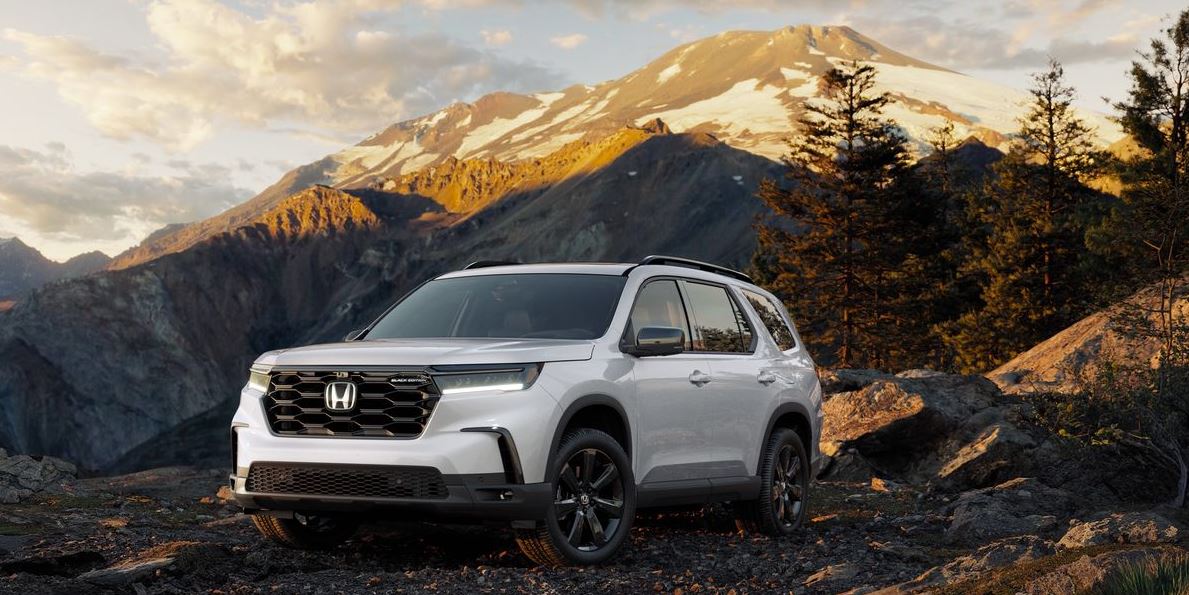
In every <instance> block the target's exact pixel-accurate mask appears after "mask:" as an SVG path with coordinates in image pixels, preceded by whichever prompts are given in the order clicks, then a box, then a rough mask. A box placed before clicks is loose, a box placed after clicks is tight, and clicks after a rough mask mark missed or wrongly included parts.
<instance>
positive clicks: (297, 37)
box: [3, 0, 560, 150]
mask: <svg viewBox="0 0 1189 595" xmlns="http://www.w3.org/2000/svg"><path fill="white" fill-rule="evenodd" d="M476 1H482V0H421V1H420V2H419V4H421V5H422V6H424V7H426V8H427V9H439V8H445V7H449V6H456V5H472V4H475V2H476ZM400 4H401V3H400V2H396V1H394V0H337V1H326V2H316V3H315V2H309V3H300V4H273V5H268V6H270V8H268V10H266V12H265V13H264V14H263V15H262V16H253V15H252V14H249V13H247V12H241V11H239V10H237V9H235V8H232V7H231V6H227V5H223V4H221V3H219V2H217V1H216V0H154V1H152V2H150V3H149V4H148V5H147V7H146V10H145V18H146V22H147V24H148V28H149V31H150V33H151V34H152V35H153V36H154V37H155V38H156V40H157V43H158V44H159V46H160V48H161V49H162V50H163V51H164V55H163V56H159V57H157V58H155V59H146V58H143V57H137V58H134V57H131V56H124V55H115V54H111V53H107V52H103V51H101V50H98V49H96V48H95V47H93V46H91V45H89V44H88V43H86V42H84V41H81V40H78V39H74V38H70V37H60V36H43V35H37V34H33V33H27V32H23V31H17V30H13V29H6V30H4V32H3V38H4V39H7V40H9V41H12V42H15V43H16V44H18V45H19V46H20V47H21V48H22V49H23V54H24V55H23V56H22V57H20V60H21V66H20V71H21V72H23V73H25V74H26V75H28V76H31V77H34V78H39V79H44V80H48V81H51V82H53V83H55V84H56V86H57V89H58V92H59V94H61V96H62V97H64V98H65V99H66V100H67V101H68V102H70V103H73V104H75V105H77V106H79V107H80V108H81V109H82V110H83V111H84V113H85V114H86V116H87V118H88V119H89V120H90V122H91V123H92V124H93V125H94V126H95V127H97V128H98V129H99V130H100V131H101V132H103V133H104V134H106V135H108V136H111V137H114V138H117V139H130V138H136V137H144V138H148V139H151V140H154V141H157V142H160V143H162V144H164V145H165V146H167V147H169V148H172V149H175V150H185V149H188V148H192V147H194V146H195V145H197V144H198V143H200V142H201V141H202V140H204V139H206V138H207V137H208V136H210V135H211V134H212V132H213V131H214V130H215V129H216V128H217V127H219V126H220V125H226V124H231V125H240V126H252V127H261V128H264V127H272V128H286V127H295V126H296V127H298V128H304V129H306V130H308V131H311V132H315V133H318V134H326V135H338V136H343V135H346V136H363V135H366V134H368V133H370V132H373V131H374V130H375V129H377V128H379V127H381V126H383V125H385V124H388V123H391V122H392V121H394V120H399V119H404V118H408V117H413V116H416V115H419V114H421V113H424V112H427V111H430V110H431V109H433V108H436V107H438V106H440V105H441V104H442V103H445V102H448V101H450V100H453V99H458V98H463V97H469V96H473V95H475V94H479V93H484V92H487V91H492V90H496V89H508V90H538V89H541V88H547V87H550V86H553V85H555V84H557V83H559V82H560V81H559V80H558V78H559V77H558V76H557V75H556V74H554V73H552V72H551V71H548V70H546V69H545V68H543V67H541V66H539V65H536V64H532V63H523V62H515V61H509V60H506V59H501V58H499V57H497V56H494V55H492V54H489V53H487V52H483V51H479V50H476V49H474V48H471V47H467V46H465V45H462V44H459V43H458V42H456V41H454V40H452V39H450V38H448V37H445V36H443V35H440V34H435V33H405V32H402V31H399V30H398V31H383V30H376V28H375V23H376V22H377V21H378V19H377V18H376V16H375V15H376V13H377V12H378V11H387V10H393V9H395V8H397V7H399V5H400ZM311 123H316V124H314V125H311Z"/></svg>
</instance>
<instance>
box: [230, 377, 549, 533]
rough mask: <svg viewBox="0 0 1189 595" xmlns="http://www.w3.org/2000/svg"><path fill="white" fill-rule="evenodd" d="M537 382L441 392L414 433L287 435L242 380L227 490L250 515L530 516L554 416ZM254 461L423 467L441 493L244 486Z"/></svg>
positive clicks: (545, 490)
mask: <svg viewBox="0 0 1189 595" xmlns="http://www.w3.org/2000/svg"><path fill="white" fill-rule="evenodd" d="M543 385H544V383H542V382H537V383H536V384H534V385H533V386H532V387H530V388H529V389H526V390H523V391H514V392H505V393H498V394H491V393H474V394H462V395H451V396H448V397H443V398H442V399H441V400H440V401H439V402H438V404H437V405H436V407H435V409H434V411H433V414H432V415H431V416H430V418H429V421H428V423H427V424H426V426H425V429H424V431H423V432H422V433H421V435H419V436H417V437H415V438H403V439H402V438H357V437H323V436H288V435H278V434H276V433H274V432H273V431H272V430H271V429H270V427H269V425H268V421H267V419H266V418H265V415H264V408H263V405H262V403H261V397H262V396H263V395H262V394H261V392H260V391H258V390H254V389H252V388H248V387H245V388H244V390H243V391H242V393H241V395H240V407H239V409H238V410H237V411H236V414H235V417H234V419H233V420H232V424H231V426H232V427H231V432H232V451H233V452H232V456H233V458H234V465H235V473H233V474H232V475H231V477H230V483H231V488H232V491H233V494H234V497H235V500H236V502H238V503H239V504H240V505H241V506H243V507H244V508H245V509H248V510H250V511H253V512H272V513H275V514H286V513H291V512H294V511H296V512H315V511H322V512H330V511H334V512H365V513H367V514H370V515H377V516H396V517H400V516H410V517H417V518H426V517H428V518H433V519H435V520H442V521H450V520H454V519H457V520H462V521H472V520H512V521H520V520H539V519H543V518H544V515H545V510H546V509H547V508H548V506H549V505H550V503H552V500H553V499H552V494H551V493H550V489H549V487H548V485H547V484H544V483H542V482H543V481H544V471H545V462H546V458H547V453H548V450H549V447H550V445H549V443H548V441H549V439H550V438H551V433H550V432H543V431H541V428H552V427H555V426H556V425H557V423H558V421H559V419H560V417H561V411H560V409H559V407H558V405H557V401H556V400H555V399H554V398H553V396H552V395H551V394H550V392H549V391H547V390H546V389H545V388H544V386H543ZM255 463H273V464H303V465H312V466H332V467H333V466H342V467H351V466H373V467H381V468H382V467H402V466H403V467H425V468H433V469H436V470H437V471H438V472H440V473H441V474H442V477H443V479H444V480H445V481H446V484H447V488H448V495H447V496H446V497H445V498H434V499H420V498H373V497H358V496H335V495H325V494H316V495H315V494H301V493H258V492H251V491H249V490H248V489H247V484H248V481H247V480H248V475H249V471H250V469H251V467H252V465H253V464H255Z"/></svg>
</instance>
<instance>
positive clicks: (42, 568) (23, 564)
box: [0, 550, 105, 576]
mask: <svg viewBox="0 0 1189 595" xmlns="http://www.w3.org/2000/svg"><path fill="white" fill-rule="evenodd" d="M104 561H105V560H104V558H103V554H100V553H99V552H96V551H93V550H82V551H77V552H71V553H69V554H58V555H41V556H33V557H29V558H22V559H19V560H11V561H8V562H4V563H0V574H12V573H16V572H27V573H29V574H37V575H42V576H75V575H77V574H78V573H80V572H84V571H87V570H90V569H92V568H95V567H96V566H99V565H100V564H103V563H104Z"/></svg>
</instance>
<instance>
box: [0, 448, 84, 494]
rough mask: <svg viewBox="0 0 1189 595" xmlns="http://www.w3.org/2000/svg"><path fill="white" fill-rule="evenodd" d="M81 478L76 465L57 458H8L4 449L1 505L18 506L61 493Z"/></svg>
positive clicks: (0, 460) (0, 465)
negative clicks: (78, 477)
mask: <svg viewBox="0 0 1189 595" xmlns="http://www.w3.org/2000/svg"><path fill="white" fill-rule="evenodd" d="M77 474H78V470H77V469H76V468H75V466H74V465H72V464H70V463H68V462H66V461H63V460H61V459H56V458H54V457H31V456H28V455H15V456H11V457H10V456H8V454H7V453H6V452H5V451H4V449H0V504H17V503H19V502H21V501H23V500H25V499H26V498H28V497H29V496H32V495H34V494H40V493H47V492H48V493H57V492H61V490H62V486H63V484H66V483H69V482H70V481H71V480H73V479H74V478H75V476H76V475H77Z"/></svg>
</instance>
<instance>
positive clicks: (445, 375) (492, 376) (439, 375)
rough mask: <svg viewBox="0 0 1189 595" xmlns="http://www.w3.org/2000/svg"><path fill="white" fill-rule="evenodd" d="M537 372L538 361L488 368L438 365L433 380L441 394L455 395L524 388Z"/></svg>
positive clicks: (539, 367)
mask: <svg viewBox="0 0 1189 595" xmlns="http://www.w3.org/2000/svg"><path fill="white" fill-rule="evenodd" d="M540 374H541V364H528V365H524V366H519V365H518V366H499V367H487V368H476V367H474V366H467V367H462V366H458V367H455V366H440V367H437V368H435V369H434V375H433V379H434V382H435V383H437V385H438V388H439V389H441V391H442V394H443V395H458V394H462V393H477V392H484V391H496V392H499V391H513V390H524V389H526V388H528V387H530V386H532V384H533V382H534V381H535V380H536V379H537V376H539V375H540Z"/></svg>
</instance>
